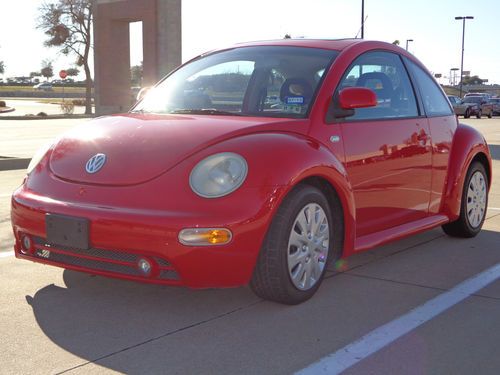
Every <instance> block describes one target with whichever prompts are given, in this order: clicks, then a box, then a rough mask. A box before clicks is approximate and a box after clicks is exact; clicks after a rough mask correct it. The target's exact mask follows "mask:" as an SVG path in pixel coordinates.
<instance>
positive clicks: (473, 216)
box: [466, 171, 487, 228]
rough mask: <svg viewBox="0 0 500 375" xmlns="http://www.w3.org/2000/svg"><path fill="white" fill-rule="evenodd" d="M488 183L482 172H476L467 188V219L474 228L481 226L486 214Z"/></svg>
mask: <svg viewBox="0 0 500 375" xmlns="http://www.w3.org/2000/svg"><path fill="white" fill-rule="evenodd" d="M486 197H487V191H486V181H485V180H484V176H483V174H482V173H481V172H479V171H476V172H475V173H474V174H473V175H472V177H471V179H470V182H469V185H468V187H467V203H466V209H467V219H468V221H469V224H470V225H471V226H472V227H473V228H477V227H479V226H480V225H481V223H482V221H483V218H484V215H485V214H486Z"/></svg>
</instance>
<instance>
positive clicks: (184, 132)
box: [50, 114, 306, 186]
mask: <svg viewBox="0 0 500 375" xmlns="http://www.w3.org/2000/svg"><path fill="white" fill-rule="evenodd" d="M304 126H306V124H305V121H304V120H284V119H273V118H256V117H234V116H231V117H228V116H190V115H189V116H188V115H178V116H174V115H139V114H128V115H119V116H110V117H101V118H97V119H95V120H93V121H90V122H87V123H85V124H82V125H80V126H78V127H77V128H75V129H73V130H72V131H70V132H69V133H67V134H66V135H64V136H63V137H62V138H61V139H60V140H59V141H58V142H56V144H55V146H54V147H53V150H52V153H51V155H50V169H51V171H52V173H54V174H55V175H56V176H57V177H59V178H62V179H64V180H68V181H73V182H79V183H86V184H97V185H113V186H117V185H135V184H139V183H143V182H146V181H148V180H151V179H153V178H155V177H157V176H159V175H160V174H162V173H164V172H166V171H168V170H169V169H171V168H172V167H174V166H175V165H176V164H178V163H179V162H181V161H182V160H184V159H185V158H187V157H189V156H190V155H193V154H194V153H196V152H198V151H200V150H202V149H204V148H206V147H209V146H211V145H213V144H216V143H218V142H221V141H223V140H225V139H229V138H233V137H236V136H239V135H242V134H248V133H252V132H261V131H283V130H284V131H296V132H301V130H303V129H304ZM97 154H104V155H106V160H105V163H104V164H103V166H102V168H101V169H100V170H99V171H97V172H95V173H88V172H87V170H86V164H87V162H88V161H89V160H90V159H91V158H92V157H93V156H94V155H97Z"/></svg>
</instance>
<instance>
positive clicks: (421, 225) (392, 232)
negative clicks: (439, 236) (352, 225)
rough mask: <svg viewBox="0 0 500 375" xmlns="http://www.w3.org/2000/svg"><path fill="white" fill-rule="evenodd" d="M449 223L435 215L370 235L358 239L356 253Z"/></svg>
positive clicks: (445, 218)
mask: <svg viewBox="0 0 500 375" xmlns="http://www.w3.org/2000/svg"><path fill="white" fill-rule="evenodd" d="M449 221H450V220H449V218H448V217H447V216H445V215H433V216H429V217H426V218H424V219H420V220H417V221H413V222H411V223H406V224H402V225H398V226H397V227H393V228H389V229H385V230H383V231H381V232H377V233H370V234H368V235H366V236H362V237H359V238H356V240H355V242H354V252H360V251H365V250H369V249H371V248H374V247H376V246H380V245H383V244H386V243H388V242H392V241H395V240H399V239H401V238H403V237H407V236H411V235H413V234H417V233H421V232H424V231H426V230H429V229H432V228H434V227H437V226H440V225H443V224H446V223H448V222H449Z"/></svg>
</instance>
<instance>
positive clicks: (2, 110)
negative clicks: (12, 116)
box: [0, 107, 15, 113]
mask: <svg viewBox="0 0 500 375" xmlns="http://www.w3.org/2000/svg"><path fill="white" fill-rule="evenodd" d="M14 110H15V108H12V107H0V113H8V112H13V111H14Z"/></svg>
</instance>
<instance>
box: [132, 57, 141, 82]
mask: <svg viewBox="0 0 500 375" xmlns="http://www.w3.org/2000/svg"><path fill="white" fill-rule="evenodd" d="M142 72H143V67H142V61H141V65H134V66H132V67H130V78H131V82H132V85H133V86H142Z"/></svg>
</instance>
